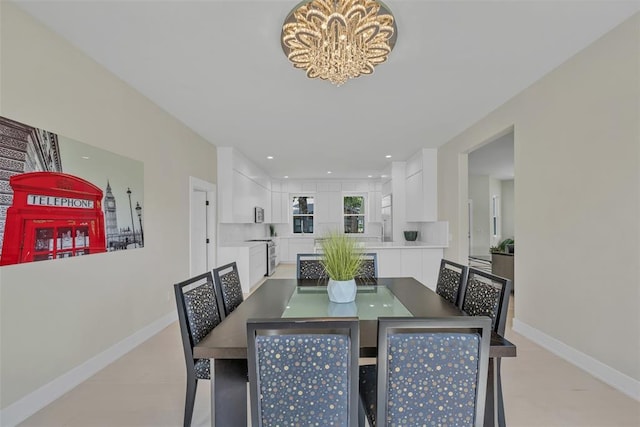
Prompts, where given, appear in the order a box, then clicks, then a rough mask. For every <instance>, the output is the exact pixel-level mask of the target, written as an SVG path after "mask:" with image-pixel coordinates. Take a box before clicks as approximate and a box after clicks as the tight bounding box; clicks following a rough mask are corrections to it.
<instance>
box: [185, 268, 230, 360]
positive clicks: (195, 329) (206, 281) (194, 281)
mask: <svg viewBox="0 0 640 427" xmlns="http://www.w3.org/2000/svg"><path fill="white" fill-rule="evenodd" d="M173 288H174V292H175V296H176V305H177V311H178V322H179V324H180V334H181V335H182V345H183V348H184V355H185V359H186V362H187V370H189V369H194V362H195V361H194V359H193V347H194V346H195V345H196V344H198V343H199V342H200V341H201V340H202V338H204V337H205V336H206V335H207V334H208V333H209V332H211V330H212V329H213V328H215V327H216V326H217V325H218V324H219V323H220V322H221V321H222V316H221V313H220V309H219V307H218V299H217V297H216V290H215V286H214V283H213V277H212V276H211V273H210V272H207V273H204V274H200V275H199V276H195V277H192V278H190V279H187V280H185V281H183V282H180V283H176V284H175V285H173Z"/></svg>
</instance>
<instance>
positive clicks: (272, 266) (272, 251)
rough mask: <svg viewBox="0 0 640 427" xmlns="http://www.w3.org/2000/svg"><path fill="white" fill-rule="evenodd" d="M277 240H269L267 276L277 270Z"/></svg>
mask: <svg viewBox="0 0 640 427" xmlns="http://www.w3.org/2000/svg"><path fill="white" fill-rule="evenodd" d="M276 251H277V248H276V242H275V241H273V240H270V241H269V242H267V276H271V275H272V274H273V273H275V271H276V262H277V261H278V255H277V252H276Z"/></svg>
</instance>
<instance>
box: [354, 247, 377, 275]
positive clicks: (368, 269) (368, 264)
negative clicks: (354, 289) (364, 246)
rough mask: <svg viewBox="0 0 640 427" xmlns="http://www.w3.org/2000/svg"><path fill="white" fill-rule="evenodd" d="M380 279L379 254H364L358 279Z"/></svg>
mask: <svg viewBox="0 0 640 427" xmlns="http://www.w3.org/2000/svg"><path fill="white" fill-rule="evenodd" d="M377 278H378V254H376V253H364V254H362V266H361V267H360V271H359V272H358V274H357V275H356V279H377Z"/></svg>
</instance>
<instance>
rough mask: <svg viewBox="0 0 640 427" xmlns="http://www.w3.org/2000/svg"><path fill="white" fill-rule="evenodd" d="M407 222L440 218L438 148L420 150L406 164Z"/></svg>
mask: <svg viewBox="0 0 640 427" xmlns="http://www.w3.org/2000/svg"><path fill="white" fill-rule="evenodd" d="M405 185H406V187H405V189H406V220H407V222H422V221H437V219H438V150H437V149H433V148H425V149H422V150H420V151H418V152H417V153H416V154H415V155H414V156H413V157H411V158H410V159H409V160H408V161H407V164H406V181H405Z"/></svg>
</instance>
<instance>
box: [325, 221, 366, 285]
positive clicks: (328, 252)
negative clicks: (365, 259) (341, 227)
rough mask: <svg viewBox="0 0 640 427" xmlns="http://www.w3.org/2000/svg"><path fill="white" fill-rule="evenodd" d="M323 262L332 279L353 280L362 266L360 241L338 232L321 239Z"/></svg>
mask: <svg viewBox="0 0 640 427" xmlns="http://www.w3.org/2000/svg"><path fill="white" fill-rule="evenodd" d="M321 246H322V252H323V254H322V259H321V261H320V262H321V263H322V266H323V267H324V269H325V271H326V272H327V275H328V276H329V278H330V279H333V280H337V281H345V280H351V279H353V278H354V277H356V275H357V274H358V272H359V271H360V268H361V267H362V251H361V250H360V249H359V248H358V242H357V241H356V240H355V239H353V238H350V237H347V236H345V235H344V234H340V233H337V232H332V233H329V235H328V236H327V237H326V238H325V239H323V240H322V241H321Z"/></svg>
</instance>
